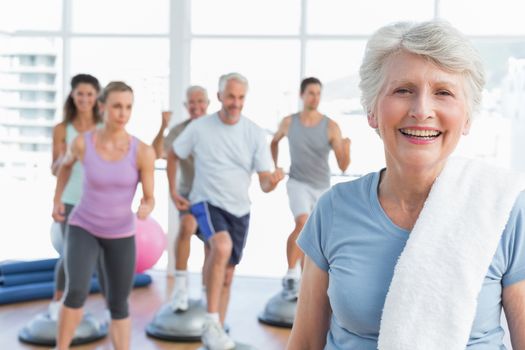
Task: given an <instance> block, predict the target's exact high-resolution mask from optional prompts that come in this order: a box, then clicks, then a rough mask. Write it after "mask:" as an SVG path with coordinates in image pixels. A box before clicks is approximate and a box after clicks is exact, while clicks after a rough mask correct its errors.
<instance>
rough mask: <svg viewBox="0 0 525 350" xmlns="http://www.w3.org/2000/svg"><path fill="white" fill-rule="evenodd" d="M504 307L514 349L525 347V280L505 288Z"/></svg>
mask: <svg viewBox="0 0 525 350" xmlns="http://www.w3.org/2000/svg"><path fill="white" fill-rule="evenodd" d="M503 308H504V309H505V316H506V317H507V323H508V324H509V331H510V339H511V341H512V348H513V349H525V281H521V282H517V283H514V284H512V285H510V286H508V287H505V288H503Z"/></svg>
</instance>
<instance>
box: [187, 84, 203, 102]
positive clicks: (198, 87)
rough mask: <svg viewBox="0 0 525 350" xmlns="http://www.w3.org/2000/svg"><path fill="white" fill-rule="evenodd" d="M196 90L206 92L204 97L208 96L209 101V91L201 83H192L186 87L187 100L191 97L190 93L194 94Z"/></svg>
mask: <svg viewBox="0 0 525 350" xmlns="http://www.w3.org/2000/svg"><path fill="white" fill-rule="evenodd" d="M194 92H202V93H203V94H204V97H206V101H209V98H208V91H207V90H206V89H205V88H203V87H202V86H200V85H192V86H190V87H189V88H187V89H186V101H187V100H188V99H189V97H190V95H191V94H193V93H194Z"/></svg>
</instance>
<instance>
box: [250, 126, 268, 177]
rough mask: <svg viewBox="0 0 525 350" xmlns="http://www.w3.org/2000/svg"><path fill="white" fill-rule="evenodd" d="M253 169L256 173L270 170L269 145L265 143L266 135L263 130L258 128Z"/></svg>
mask: <svg viewBox="0 0 525 350" xmlns="http://www.w3.org/2000/svg"><path fill="white" fill-rule="evenodd" d="M253 170H255V172H257V173H260V172H264V171H271V170H272V156H271V154H270V146H269V145H268V144H267V143H266V137H265V133H264V131H263V130H259V132H258V133H257V137H256V145H255V154H254V158H253Z"/></svg>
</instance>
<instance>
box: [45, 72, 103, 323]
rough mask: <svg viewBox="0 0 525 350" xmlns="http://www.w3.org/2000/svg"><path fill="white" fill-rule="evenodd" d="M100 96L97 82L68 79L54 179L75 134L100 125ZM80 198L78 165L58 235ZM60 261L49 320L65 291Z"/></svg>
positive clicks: (91, 78)
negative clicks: (69, 86)
mask: <svg viewBox="0 0 525 350" xmlns="http://www.w3.org/2000/svg"><path fill="white" fill-rule="evenodd" d="M99 92H100V83H99V81H98V79H97V78H95V77H94V76H92V75H89V74H77V75H75V76H74V77H73V78H72V79H71V92H70V93H69V96H68V97H67V99H66V102H65V103H64V119H63V121H62V122H60V123H59V124H57V125H56V126H55V127H54V129H53V163H52V166H51V171H52V173H53V175H55V176H56V175H57V172H58V169H59V168H60V164H61V163H62V160H63V157H64V156H65V154H66V150H67V145H69V144H70V143H71V141H73V140H74V139H75V137H76V136H77V135H78V134H79V133H83V132H86V131H90V130H93V129H95V128H96V126H97V124H99V123H101V121H102V120H101V117H100V114H99V111H98V105H97V97H98V94H99ZM81 194H82V165H81V164H79V163H78V164H75V166H74V167H73V171H72V173H71V177H70V178H69V181H68V183H67V186H66V188H65V190H64V193H63V195H62V202H63V203H64V204H65V213H64V214H65V217H66V219H65V220H64V221H63V222H61V223H60V226H61V229H62V235H63V236H64V234H65V232H66V226H67V218H68V216H69V213H71V210H72V209H73V207H74V206H75V205H76V204H77V203H78V201H79V200H80V196H81ZM62 260H63V259H62V258H60V259H59V260H58V262H57V264H56V267H55V293H54V295H53V302H52V303H51V305H50V307H49V311H50V316H51V317H52V318H53V319H56V317H57V316H58V309H59V307H60V304H59V302H58V301H59V300H60V299H61V298H62V295H63V293H64V288H65V278H66V277H65V273H64V264H63V261H62Z"/></svg>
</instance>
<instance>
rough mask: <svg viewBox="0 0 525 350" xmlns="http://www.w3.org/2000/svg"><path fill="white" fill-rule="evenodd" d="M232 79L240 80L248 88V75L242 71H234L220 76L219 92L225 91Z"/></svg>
mask: <svg viewBox="0 0 525 350" xmlns="http://www.w3.org/2000/svg"><path fill="white" fill-rule="evenodd" d="M230 80H235V81H238V82H239V83H241V84H243V85H244V86H245V87H246V90H248V79H246V77H244V75H242V74H240V73H235V72H233V73H228V74H224V75H221V77H220V78H219V93H222V92H224V89H225V88H226V84H227V83H228V82H229V81H230Z"/></svg>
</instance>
